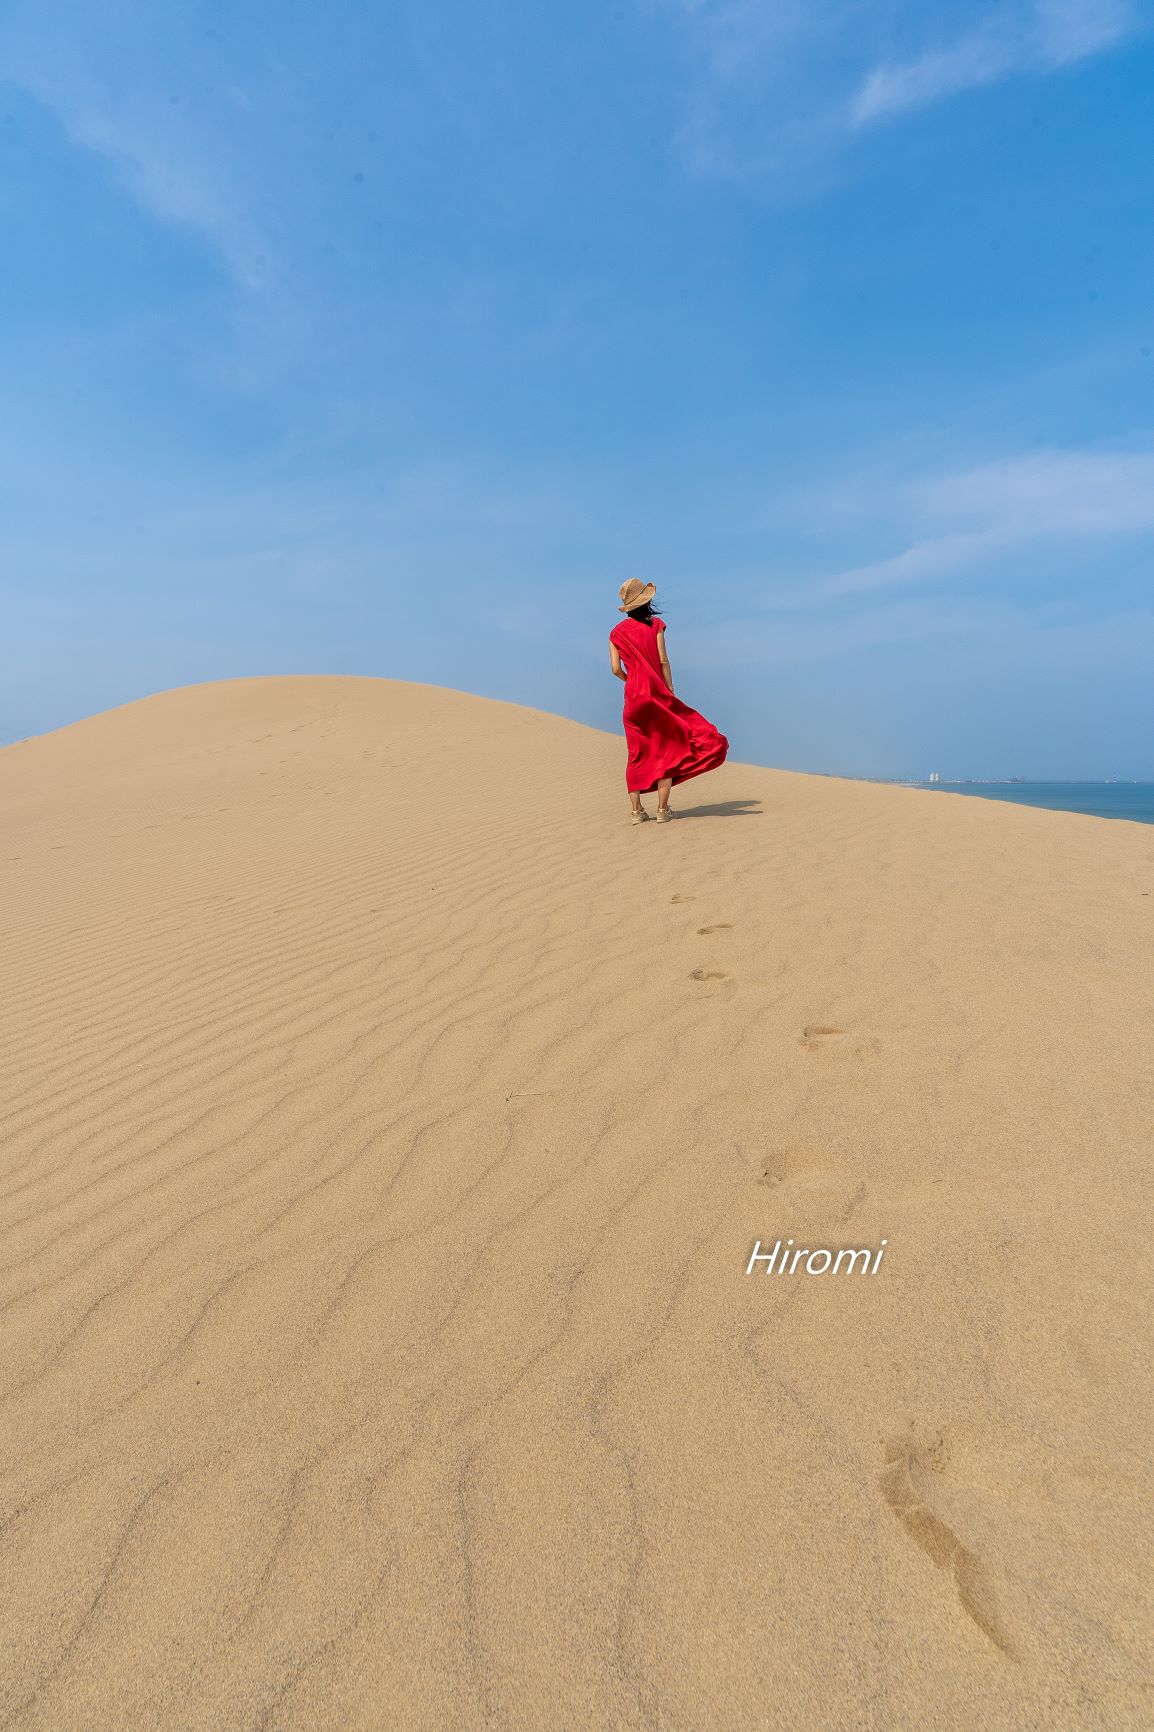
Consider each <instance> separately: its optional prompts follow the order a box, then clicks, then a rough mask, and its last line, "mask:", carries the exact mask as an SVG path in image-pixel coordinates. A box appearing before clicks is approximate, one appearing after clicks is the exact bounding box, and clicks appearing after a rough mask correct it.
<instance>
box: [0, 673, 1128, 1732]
mask: <svg viewBox="0 0 1154 1732" xmlns="http://www.w3.org/2000/svg"><path fill="white" fill-rule="evenodd" d="M622 768H623V746H622V744H621V743H620V741H618V740H616V739H614V738H611V737H609V736H606V735H603V734H600V733H597V732H596V731H594V730H592V729H588V728H584V727H581V726H578V725H577V724H575V723H570V722H566V721H563V720H560V719H558V718H556V717H553V716H545V715H540V714H537V713H535V712H532V711H528V710H522V709H518V708H515V707H513V706H508V705H501V704H495V703H490V702H486V701H484V700H482V699H478V698H472V697H468V696H464V695H461V694H457V693H453V692H449V691H442V690H437V689H434V688H429V687H421V686H410V685H402V684H395V683H391V682H387V681H373V680H355V679H279V680H249V681H238V682H230V683H226V684H221V685H211V686H200V687H194V688H191V689H187V690H182V691H176V692H170V693H166V694H164V695H162V696H159V697H155V698H150V699H148V700H146V701H144V702H142V703H138V704H133V705H129V706H128V707H126V708H124V709H121V710H117V711H113V712H110V713H109V714H106V715H103V716H98V717H95V718H93V719H92V720H90V721H87V722H84V723H81V724H79V725H78V726H76V727H72V728H67V729H64V730H62V731H61V732H59V733H57V734H53V735H50V736H46V737H44V738H41V739H34V740H30V741H24V742H22V743H20V744H19V745H16V746H12V747H9V748H7V749H6V750H4V751H3V752H2V753H0V872H2V875H3V901H4V910H5V913H4V920H5V926H6V937H5V964H4V978H3V1004H2V1017H3V1022H2V1034H3V1054H4V1063H3V1083H2V1102H0V1110H2V1123H0V1129H2V1137H3V1164H2V1189H3V1206H2V1210H0V1229H2V1232H0V1257H2V1262H0V1269H2V1285H0V1305H2V1306H3V1331H2V1335H0V1352H2V1367H0V1372H2V1384H0V1389H2V1392H3V1406H2V1408H0V1413H2V1416H3V1418H2V1425H0V1523H2V1524H3V1529H2V1531H3V1542H2V1547H0V1603H2V1604H3V1606H4V1607H5V1608H6V1610H5V1612H4V1623H5V1626H6V1629H5V1642H4V1648H3V1653H2V1654H0V1724H3V1725H4V1726H11V1727H18V1728H44V1729H49V1728H50V1729H53V1732H56V1729H64V1728H68V1729H71V1728H76V1729H77V1732H105V1729H107V1732H138V1729H142V1728H152V1727H157V1728H182V1729H183V1728H189V1729H192V1728H195V1729H197V1732H200V1729H205V1732H208V1729H212V1732H220V1729H222V1728H226V1729H229V1732H231V1729H233V1728H237V1729H241V1728H244V1729H247V1728H252V1729H254V1732H255V1729H256V1728H285V1727H293V1728H300V1729H309V1732H316V1729H319V1728H330V1727H332V1728H346V1727H347V1728H394V1727H397V1728H405V1729H408V1728H419V1729H426V1728H427V1729H429V1732H433V1729H436V1732H444V1729H446V1728H453V1729H458V1728H460V1729H470V1728H482V1727H485V1728H509V1729H514V1728H515V1729H526V1732H533V1729H537V1728H551V1729H560V1732H579V1729H582V1728H645V1729H651V1732H657V1729H660V1732H702V1729H707V1728H714V1727H716V1728H725V1729H726V1732H745V1729H747V1728H749V1729H752V1728H758V1729H761V1728H765V1727H773V1728H778V1727H781V1728H794V1727H796V1728H807V1729H808V1728H814V1729H817V1728H822V1727H828V1726H835V1725H837V1726H843V1727H851V1728H858V1727H862V1728H865V1727H871V1728H872V1727H877V1728H891V1727H908V1728H913V1729H919V1728H923V1727H926V1726H928V1725H931V1724H932V1725H935V1726H942V1727H947V1728H967V1729H968V1728H972V1727H975V1726H982V1727H993V1728H1023V1727H1027V1726H1033V1727H1046V1728H1075V1727H1077V1728H1097V1727H1123V1726H1135V1727H1137V1726H1150V1725H1151V1724H1152V1723H1154V1690H1152V1686H1151V1683H1150V1679H1151V1676H1152V1671H1151V1654H1150V1645H1149V1642H1148V1640H1147V1635H1148V1631H1149V1627H1150V1617H1149V1613H1150V1563H1149V1560H1150V1557H1151V1556H1152V1555H1154V1544H1152V1541H1154V1535H1152V1532H1151V1518H1150V1510H1151V1497H1150V1493H1151V1478H1152V1475H1151V1468H1150V1424H1151V1419H1152V1417H1154V1406H1152V1403H1151V1376H1150V1358H1151V1353H1150V1345H1151V1332H1150V1297H1149V1294H1150V1282H1149V1270H1148V1263H1149V1246H1148V1238H1149V1227H1148V1220H1149V1196H1150V1188H1149V1178H1148V1174H1149V1161H1150V1149H1151V1125H1152V1122H1154V1117H1152V1113H1151V1105H1152V1098H1154V1076H1152V1058H1151V1040H1150V1033H1151V1026H1152V1020H1151V1018H1152V1009H1154V1005H1152V998H1154V991H1152V987H1151V981H1152V980H1154V970H1152V969H1151V967H1150V934H1151V926H1152V922H1154V831H1152V830H1150V829H1147V828H1144V827H1142V826H1139V825H1129V824H1124V823H1107V822H1103V821H1099V820H1095V819H1088V818H1081V817H1076V816H1072V815H1067V814H1061V813H1052V812H1041V811H1033V810H1026V809H1021V808H1015V807H1012V806H1007V805H1002V804H994V803H992V802H991V803H987V802H984V801H981V800H974V799H965V798H951V797H949V796H947V795H940V794H934V795H930V794H923V793H919V792H917V791H912V790H906V789H896V788H894V789H891V788H883V787H872V786H864V785H858V784H853V783H846V782H839V781H835V780H825V779H819V778H812V777H806V776H798V775H789V774H784V773H777V772H773V771H769V770H763V769H754V768H749V767H747V766H744V765H741V764H737V763H733V764H730V765H727V766H726V767H725V769H724V770H722V771H720V772H719V773H717V774H716V775H714V776H711V777H709V778H707V779H705V780H703V781H701V782H699V783H696V784H689V785H688V786H687V787H685V788H683V789H679V790H675V795H674V804H675V806H677V807H679V808H680V811H681V814H682V815H681V816H680V817H679V818H678V820H677V822H675V823H674V824H672V825H669V826H667V827H659V826H657V825H654V824H650V825H646V826H643V827H641V828H640V829H633V828H631V827H630V826H629V824H628V822H627V816H626V812H627V809H626V801H625V796H624V792H623V783H622ZM778 1237H781V1238H783V1239H784V1238H787V1237H792V1238H793V1239H794V1240H795V1242H796V1245H797V1246H798V1247H801V1246H804V1247H810V1246H817V1245H824V1246H859V1245H860V1246H863V1247H876V1246H879V1245H880V1243H881V1241H882V1240H883V1239H884V1240H885V1241H886V1249H885V1258H884V1261H883V1263H882V1264H881V1265H880V1267H879V1270H878V1273H877V1274H876V1276H874V1277H867V1278H864V1279H857V1278H847V1277H845V1276H841V1277H837V1278H835V1277H833V1276H832V1275H827V1276H825V1277H824V1278H820V1277H817V1276H815V1277H813V1278H810V1277H807V1276H805V1275H804V1274H801V1273H799V1274H797V1275H795V1276H788V1275H787V1276H786V1277H785V1278H781V1277H778V1276H763V1275H761V1274H760V1273H758V1274H755V1275H753V1276H749V1277H747V1276H746V1274H745V1268H746V1263H747V1259H748V1257H749V1254H750V1251H751V1248H752V1246H753V1244H754V1241H755V1240H756V1239H761V1240H762V1241H763V1242H766V1243H768V1244H772V1242H773V1241H774V1240H775V1239H776V1238H778Z"/></svg>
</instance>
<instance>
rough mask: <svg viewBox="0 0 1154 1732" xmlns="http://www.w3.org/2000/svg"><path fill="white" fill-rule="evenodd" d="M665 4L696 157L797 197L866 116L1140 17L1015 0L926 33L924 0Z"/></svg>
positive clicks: (702, 164) (1018, 66) (1041, 57)
mask: <svg viewBox="0 0 1154 1732" xmlns="http://www.w3.org/2000/svg"><path fill="white" fill-rule="evenodd" d="M667 4H668V5H670V6H671V7H672V8H673V9H674V12H675V15H676V16H677V17H678V18H679V19H680V20H681V24H682V27H683V29H684V30H685V31H686V32H687V35H688V40H689V42H690V44H691V48H692V57H693V72H692V75H691V81H690V84H689V90H690V97H689V105H688V110H687V114H686V118H685V121H684V124H683V127H682V130H681V134H680V144H681V147H682V150H683V152H684V154H685V157H686V159H687V161H688V162H689V164H690V166H691V168H693V169H694V170H695V171H696V172H698V173H699V174H701V175H706V176H719V177H722V178H730V179H738V180H749V181H756V182H757V183H758V184H759V185H761V186H762V187H765V188H768V189H770V190H778V191H780V192H781V193H782V194H783V195H785V196H791V195H794V194H796V192H797V191H798V190H799V186H800V187H806V186H809V185H811V184H812V183H813V182H814V180H815V178H817V179H820V178H824V177H825V176H826V175H828V174H829V173H830V172H832V170H833V168H834V166H835V164H836V163H837V162H838V160H839V157H840V156H841V155H842V154H843V153H844V152H845V151H846V149H847V148H848V147H850V146H851V145H852V142H853V140H854V139H855V137H858V136H860V134H861V132H862V131H863V129H864V128H866V127H867V126H870V125H873V124H875V123H878V122H881V121H883V120H894V119H897V118H898V117H900V116H902V115H905V114H910V113H912V112H914V111H915V110H918V109H924V108H927V107H929V106H930V105H932V104H934V103H937V102H940V101H942V100H944V99H945V98H947V97H951V96H955V95H958V94H959V93H961V92H963V91H966V90H975V89H978V88H980V87H982V86H986V85H991V84H995V83H998V82H999V81H1001V80H1003V79H1007V78H1011V77H1015V76H1021V75H1027V74H1028V75H1034V76H1040V75H1043V74H1046V73H1048V72H1053V71H1055V70H1057V69H1058V68H1060V67H1064V66H1069V65H1071V64H1073V63H1074V62H1077V61H1079V60H1084V59H1087V58H1088V57H1089V56H1091V55H1094V54H1098V53H1101V52H1103V51H1105V50H1107V49H1109V48H1112V47H1114V46H1115V45H1116V44H1117V43H1119V42H1121V41H1122V40H1124V39H1125V38H1126V37H1127V36H1129V35H1131V34H1132V33H1133V32H1134V31H1135V30H1136V29H1137V28H1138V23H1139V20H1138V16H1137V13H1136V11H1135V8H1134V5H1133V4H1132V0H1005V5H1004V8H1003V7H998V8H997V9H996V10H995V9H994V8H993V7H991V9H990V11H989V12H988V13H987V14H986V15H985V16H979V18H978V19H977V21H976V22H973V23H971V24H969V25H968V26H967V27H966V28H964V29H963V30H961V31H960V32H958V33H957V34H955V35H953V36H952V37H951V36H950V35H948V34H947V35H946V36H945V39H944V41H938V42H937V43H934V42H933V41H932V39H931V41H930V43H929V44H927V40H926V18H927V14H928V15H929V16H930V17H932V16H933V14H932V13H931V12H930V11H929V9H928V8H927V7H926V6H925V5H924V4H922V3H915V0H897V4H896V5H895V4H893V3H891V0H860V4H856V5H853V6H849V7H847V6H845V5H843V4H840V3H839V0H810V4H809V5H806V6H802V5H800V4H798V3H797V0H667ZM903 46H904V49H905V51H904V52H903Z"/></svg>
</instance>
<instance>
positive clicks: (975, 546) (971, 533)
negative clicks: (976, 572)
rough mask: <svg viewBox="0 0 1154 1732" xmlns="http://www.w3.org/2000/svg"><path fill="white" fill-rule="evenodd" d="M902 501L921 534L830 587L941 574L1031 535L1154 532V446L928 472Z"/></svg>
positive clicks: (1041, 455)
mask: <svg viewBox="0 0 1154 1732" xmlns="http://www.w3.org/2000/svg"><path fill="white" fill-rule="evenodd" d="M894 504H895V507H896V509H897V510H898V512H899V513H900V514H902V515H904V516H905V517H906V519H907V521H909V522H911V523H912V524H914V525H915V526H916V527H917V528H919V529H921V530H922V533H920V534H915V536H914V537H913V539H911V540H910V541H909V543H908V545H907V546H906V547H904V548H903V549H902V551H901V552H900V553H897V554H894V555H892V556H890V557H888V558H886V559H881V560H876V561H873V562H871V563H869V564H865V565H859V566H854V567H851V568H850V569H848V570H845V571H841V572H839V573H837V575H836V576H834V577H831V578H829V579H827V580H826V581H825V582H824V583H823V584H822V585H821V586H820V592H821V593H822V594H823V595H826V596H830V597H832V596H845V595H854V594H861V593H864V592H866V591H871V590H885V589H891V588H896V587H899V586H902V585H910V584H919V583H925V582H933V581H939V580H941V579H942V578H946V577H951V576H954V575H956V574H961V573H964V572H966V571H969V570H973V569H975V568H978V567H980V566H981V565H982V564H983V562H985V561H988V560H989V558H990V556H991V555H995V554H998V553H1000V552H1002V551H1003V550H1006V549H1008V548H1011V547H1017V548H1021V547H1024V546H1026V545H1028V544H1030V543H1039V544H1045V543H1051V542H1054V541H1069V540H1071V539H1075V538H1077V539H1083V540H1094V539H1107V538H1114V537H1119V536H1127V535H1131V536H1132V535H1142V534H1147V533H1151V532H1154V451H1131V452H1095V451H1042V452H1037V453H1034V454H1032V455H1029V456H1025V457H1014V458H1008V459H1006V460H1004V461H1002V462H998V463H988V464H983V465H981V466H980V467H978V468H974V469H968V470H962V471H956V472H953V473H950V474H946V475H941V476H936V477H932V478H930V479H927V480H922V481H920V482H917V483H914V484H912V485H910V486H908V487H907V488H906V489H904V490H902V491H901V492H900V493H899V496H898V498H897V499H896V500H895V501H894Z"/></svg>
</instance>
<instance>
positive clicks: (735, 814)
mask: <svg viewBox="0 0 1154 1732" xmlns="http://www.w3.org/2000/svg"><path fill="white" fill-rule="evenodd" d="M677 816H678V817H679V818H760V817H761V801H760V800H718V801H716V802H715V803H714V804H713V805H712V806H678V808H677Z"/></svg>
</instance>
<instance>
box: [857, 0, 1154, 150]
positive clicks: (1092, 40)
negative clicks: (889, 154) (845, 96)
mask: <svg viewBox="0 0 1154 1732" xmlns="http://www.w3.org/2000/svg"><path fill="white" fill-rule="evenodd" d="M1133 27H1134V17H1133V14H1132V12H1131V9H1130V7H1129V5H1128V4H1127V3H1126V0H1034V3H1033V4H1032V5H1030V6H1028V7H1026V8H1025V9H1019V10H1017V11H1013V10H1011V11H1009V12H1007V13H998V14H996V15H995V14H991V15H990V16H989V17H987V18H985V19H983V20H982V21H981V22H980V23H979V24H977V25H976V26H974V28H973V29H971V30H968V31H966V32H965V33H964V34H963V35H961V36H959V37H957V38H956V39H955V40H954V41H953V42H951V43H950V44H949V45H948V46H946V47H944V48H938V49H934V50H932V51H930V52H929V53H926V54H921V55H918V56H915V57H914V58H913V59H911V60H907V61H899V62H897V63H896V64H892V65H882V66H878V67H875V68H874V70H873V71H872V72H870V73H869V75H868V76H867V78H866V79H865V81H864V82H863V84H862V86H861V88H860V89H859V91H858V93H857V96H856V98H855V99H854V102H853V106H852V115H853V119H854V120H855V121H856V122H857V123H858V124H859V125H860V124H865V123H868V122H872V121H877V120H884V119H889V118H892V117H893V116H895V115H898V114H903V113H907V112H909V111H910V110H912V109H916V108H925V107H928V106H929V105H930V104H931V103H934V102H940V101H941V100H942V99H943V98H944V97H948V96H954V95H956V94H957V93H958V92H960V91H963V90H974V89H977V88H979V87H980V86H982V85H985V84H994V83H997V82H999V81H1000V80H1002V79H1004V78H1009V77H1013V76H1015V75H1018V74H1022V73H1035V74H1037V73H1044V72H1049V71H1052V70H1054V69H1055V68H1057V67H1059V66H1066V65H1069V64H1070V63H1071V62H1073V61H1076V60H1082V59H1085V58H1086V57H1087V56H1088V55H1091V54H1098V53H1101V52H1102V50H1103V49H1106V48H1111V47H1113V45H1114V44H1115V43H1116V42H1119V41H1120V40H1121V39H1122V38H1123V37H1124V36H1126V35H1128V34H1129V33H1130V31H1131V30H1132V28H1133Z"/></svg>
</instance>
